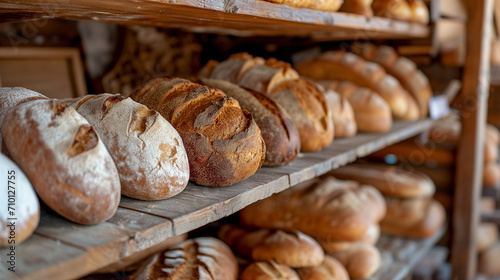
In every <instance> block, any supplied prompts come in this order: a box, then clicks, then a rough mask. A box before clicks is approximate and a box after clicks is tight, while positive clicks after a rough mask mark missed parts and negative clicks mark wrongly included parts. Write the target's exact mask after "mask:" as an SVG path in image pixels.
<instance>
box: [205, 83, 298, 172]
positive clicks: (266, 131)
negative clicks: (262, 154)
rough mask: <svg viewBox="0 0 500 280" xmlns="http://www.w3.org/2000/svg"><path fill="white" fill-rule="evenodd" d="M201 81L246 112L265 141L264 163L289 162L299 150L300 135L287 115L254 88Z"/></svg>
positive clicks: (281, 163)
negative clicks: (248, 88)
mask: <svg viewBox="0 0 500 280" xmlns="http://www.w3.org/2000/svg"><path fill="white" fill-rule="evenodd" d="M202 82H203V84H205V85H207V86H209V87H213V88H218V89H220V90H222V91H223V92H224V93H226V94H227V95H228V96H229V97H232V98H234V99H236V100H238V102H239V103H240V106H241V108H242V109H245V110H247V111H249V112H250V113H251V114H252V116H253V117H254V119H255V122H256V123H257V125H258V126H259V128H260V131H261V133H262V138H263V139H264V142H265V143H266V159H265V161H264V164H263V165H264V166H280V165H284V164H287V163H289V162H291V161H293V160H294V159H295V158H296V157H297V155H298V154H299V152H300V138H299V133H298V131H297V128H296V127H295V124H294V123H293V121H292V119H291V117H290V115H289V114H288V113H287V112H286V111H285V110H284V109H283V108H282V107H281V106H280V105H278V104H277V103H275V102H274V101H273V100H271V99H270V98H269V97H266V96H265V95H263V94H260V93H258V92H255V91H251V90H245V89H243V88H241V87H239V86H237V85H235V84H233V83H231V82H228V81H224V80H214V79H205V78H204V79H202Z"/></svg>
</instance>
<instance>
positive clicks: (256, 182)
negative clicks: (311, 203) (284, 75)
mask: <svg viewBox="0 0 500 280" xmlns="http://www.w3.org/2000/svg"><path fill="white" fill-rule="evenodd" d="M432 123H433V122H432V121H431V120H429V119H425V120H420V121H418V122H395V123H394V125H393V128H392V129H391V130H390V131H389V132H386V133H373V134H359V135H357V136H356V137H354V138H350V139H338V140H334V142H333V143H332V144H331V145H330V146H329V147H327V148H325V149H323V150H322V151H320V152H316V153H304V154H301V155H300V156H299V158H298V159H296V160H295V161H293V162H292V163H291V164H289V165H286V166H282V167H273V168H261V169H260V170H259V171H258V172H257V173H256V174H255V175H253V176H251V177H250V178H249V179H247V180H245V181H243V182H241V183H238V184H235V185H233V186H230V187H224V188H209V187H201V186H197V185H194V184H191V183H189V185H188V186H187V188H186V189H185V190H184V191H183V192H182V193H180V194H179V195H177V196H175V197H173V198H170V199H166V200H162V201H154V202H145V201H139V200H134V199H131V198H126V197H122V200H121V202H120V207H119V209H118V211H117V213H116V214H115V216H113V217H112V218H111V219H110V220H108V221H106V222H103V223H100V224H98V225H95V226H81V225H77V224H73V223H71V222H69V221H67V220H65V219H63V218H61V217H59V216H57V215H55V214H53V213H43V214H42V217H41V221H40V225H39V227H38V228H37V230H36V232H35V234H34V235H33V236H32V237H30V238H29V239H28V240H26V241H25V242H24V243H22V244H20V245H19V246H17V247H16V254H17V263H16V272H17V273H11V272H9V271H7V263H6V262H4V261H2V263H1V264H0V279H16V277H17V278H20V277H23V279H68V278H77V277H80V276H83V275H86V274H88V273H90V272H92V271H95V270H97V269H99V268H102V267H104V266H106V265H108V264H111V263H114V262H116V261H118V260H120V259H122V258H125V257H127V256H130V255H132V254H134V253H136V252H140V251H143V250H145V249H148V248H150V247H152V246H154V245H156V244H158V243H160V242H161V241H163V240H165V239H166V238H168V237H172V236H176V235H180V234H182V233H186V232H189V231H191V230H193V229H196V228H199V227H201V226H203V225H206V224H208V223H210V222H213V221H216V220H218V219H220V218H222V217H225V216H228V215H230V214H233V213H235V212H237V211H238V210H240V209H242V208H244V207H245V206H247V205H249V204H251V203H253V202H255V201H257V200H260V199H263V198H266V197H268V196H270V195H272V194H273V193H276V192H280V191H282V190H284V189H286V188H289V187H291V186H294V185H296V184H298V183H300V182H303V181H306V180H308V179H310V178H314V177H316V176H319V175H322V174H324V173H326V172H328V171H330V170H332V169H334V168H337V167H339V166H342V165H345V164H348V163H350V162H353V161H354V160H356V159H357V158H359V157H364V156H366V155H368V154H370V153H372V152H374V151H377V150H379V149H382V148H384V147H386V146H388V145H391V144H394V143H396V142H399V141H401V140H404V139H407V138H409V137H412V136H414V135H416V134H418V133H421V132H423V131H426V130H428V129H429V128H430V127H431V125H432ZM6 254H7V248H3V249H2V250H0V256H5V255H6Z"/></svg>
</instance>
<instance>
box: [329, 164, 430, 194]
mask: <svg viewBox="0 0 500 280" xmlns="http://www.w3.org/2000/svg"><path fill="white" fill-rule="evenodd" d="M330 174H331V175H333V176H335V177H336V178H338V179H341V180H354V181H357V182H359V183H361V184H370V185H371V186H373V187H375V188H376V189H377V190H379V191H380V192H381V193H382V194H383V195H389V196H395V197H406V198H415V197H430V196H432V195H433V194H434V192H435V190H436V187H435V186H434V182H432V180H431V179H430V178H429V177H428V176H427V175H425V174H424V173H421V172H418V171H416V170H413V171H406V170H403V169H402V168H399V167H398V166H394V165H387V164H378V163H354V164H349V165H347V166H343V167H341V168H339V169H335V170H332V171H331V172H330Z"/></svg>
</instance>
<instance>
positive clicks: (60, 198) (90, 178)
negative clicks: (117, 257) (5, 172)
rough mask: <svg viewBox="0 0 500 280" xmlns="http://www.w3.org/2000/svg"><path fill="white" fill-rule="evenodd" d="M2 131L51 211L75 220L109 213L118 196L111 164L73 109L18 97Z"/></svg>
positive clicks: (93, 219)
mask: <svg viewBox="0 0 500 280" xmlns="http://www.w3.org/2000/svg"><path fill="white" fill-rule="evenodd" d="M2 133H3V135H4V140H5V145H6V146H7V149H8V150H9V152H10V155H11V157H12V159H13V160H14V161H15V162H16V163H17V164H18V165H19V167H20V168H21V169H22V170H23V171H24V172H25V173H26V176H27V177H28V178H29V180H30V181H31V183H32V184H33V187H34V188H35V190H36V192H37V194H38V196H39V197H40V198H41V199H42V200H43V201H44V202H45V204H47V205H48V206H49V207H50V208H52V209H53V210H54V211H56V212H57V213H59V214H61V215H62V216H64V217H66V218H67V219H69V220H71V221H73V222H76V223H80V224H96V223H99V222H102V221H104V220H106V219H108V218H110V217H111V216H113V214H114V213H115V211H116V209H117V208H118V203H119V201H120V181H119V178H118V172H117V170H116V166H115V164H114V162H113V159H112V158H111V156H110V155H109V153H108V151H107V150H106V148H105V147H104V144H103V143H102V142H101V140H100V138H99V136H98V135H97V133H96V132H95V131H94V129H93V127H92V126H91V125H89V123H88V122H87V121H86V120H85V119H84V118H83V117H82V116H81V115H79V114H78V113H77V112H76V110H75V109H73V108H72V107H70V106H69V105H67V104H66V103H64V102H60V101H55V100H35V101H31V102H27V103H23V104H20V105H18V106H17V107H15V108H14V109H13V110H11V111H10V112H9V113H8V114H7V116H5V119H4V122H3V125H2Z"/></svg>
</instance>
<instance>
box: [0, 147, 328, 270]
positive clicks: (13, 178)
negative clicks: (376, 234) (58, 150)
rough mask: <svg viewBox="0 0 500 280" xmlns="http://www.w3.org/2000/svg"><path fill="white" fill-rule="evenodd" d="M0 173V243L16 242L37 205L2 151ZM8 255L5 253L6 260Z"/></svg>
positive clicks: (27, 230) (34, 220)
mask: <svg viewBox="0 0 500 280" xmlns="http://www.w3.org/2000/svg"><path fill="white" fill-rule="evenodd" d="M0 174H1V175H0V179H1V180H2V182H4V183H3V184H4V187H3V188H2V191H1V192H0V201H2V207H1V208H0V247H3V246H8V247H10V246H17V245H19V244H20V243H21V242H23V241H24V240H26V239H27V238H28V237H30V236H31V234H33V232H34V231H35V229H36V227H37V226H38V222H39V221H40V205H39V203H38V198H37V197H36V194H35V191H34V190H33V186H32V185H31V183H30V181H29V180H28V178H26V175H24V173H23V172H22V170H21V169H20V168H19V167H18V166H17V165H16V164H15V163H14V162H12V161H11V160H10V159H9V158H7V157H6V156H5V155H2V154H0ZM318 246H319V245H318ZM320 249H321V248H320ZM8 258H9V256H7V258H6V260H7V261H9V259H8Z"/></svg>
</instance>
